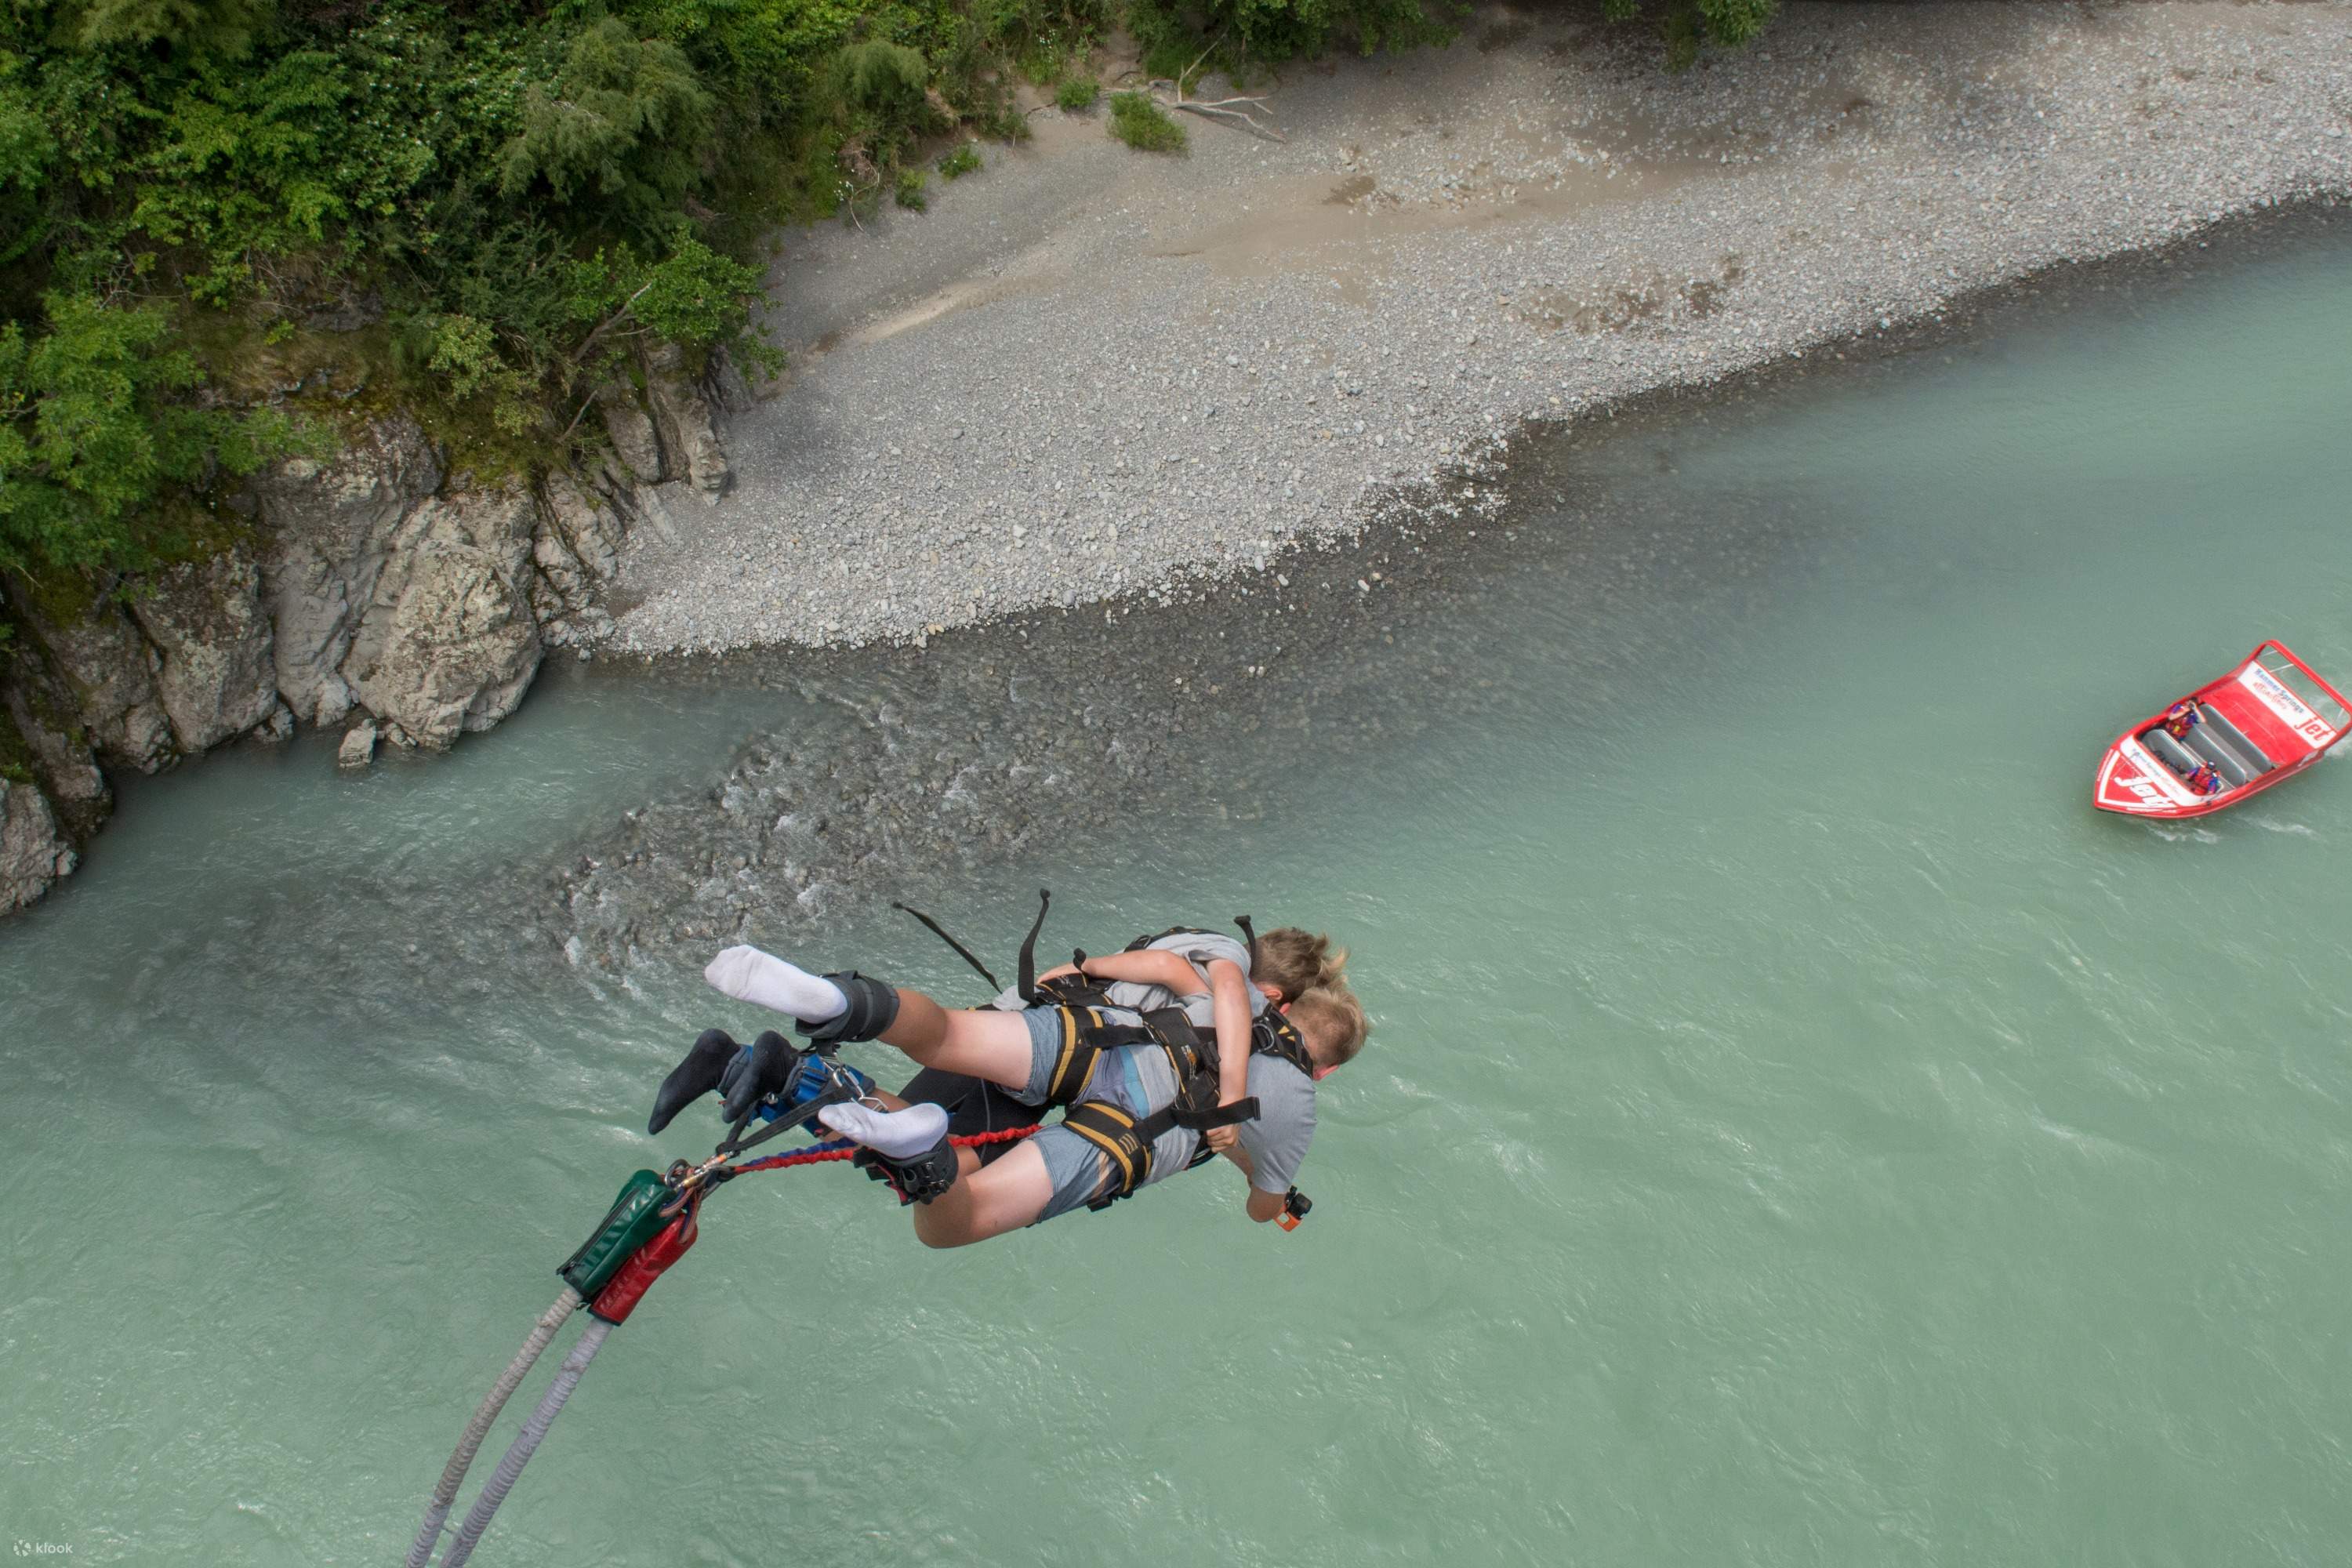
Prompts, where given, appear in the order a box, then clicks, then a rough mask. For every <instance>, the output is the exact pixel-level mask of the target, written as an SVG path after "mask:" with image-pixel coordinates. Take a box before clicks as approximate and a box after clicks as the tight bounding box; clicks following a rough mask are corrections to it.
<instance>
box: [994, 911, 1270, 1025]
mask: <svg viewBox="0 0 2352 1568" xmlns="http://www.w3.org/2000/svg"><path fill="white" fill-rule="evenodd" d="M1148 945H1149V946H1150V947H1151V948H1155V949H1158V950H1160V951H1162V952H1181V953H1182V954H1183V955H1184V957H1185V958H1186V959H1187V960H1188V961H1190V962H1191V963H1192V970H1193V973H1196V974H1198V975H1199V976H1200V977H1201V984H1202V985H1206V984H1208V983H1209V961H1210V960H1212V959H1216V958H1222V959H1223V960H1225V961H1226V962H1227V963H1231V964H1233V965H1234V967H1235V968H1237V969H1239V970H1240V971H1241V972H1242V974H1243V976H1244V978H1246V977H1247V976H1248V974H1249V969H1250V963H1249V948H1248V947H1247V946H1246V945H1245V944H1244V942H1242V940H1241V938H1239V937H1235V936H1223V935H1220V934H1218V933H1217V932H1215V931H1211V932H1209V933H1208V934H1207V935H1197V934H1194V933H1192V932H1188V931H1179V932H1178V933H1176V934H1175V935H1173V936H1163V937H1161V938H1160V940H1159V941H1157V942H1150V943H1149V944H1148ZM1103 994H1104V995H1105V996H1106V997H1108V998H1109V1000H1110V1004H1111V1005H1112V1006H1114V1007H1132V1008H1134V1009H1135V1010H1136V1011H1137V1012H1139V1013H1149V1012H1151V1011H1152V1010H1154V1009H1155V1008H1160V1007H1172V1006H1176V1005H1179V1004H1180V1003H1181V1005H1182V1006H1183V1009H1184V1016H1186V1017H1187V1018H1190V1019H1191V1020H1192V1026H1193V1027H1194V1028H1196V1029H1202V1030H1207V1029H1213V1028H1215V1027H1216V1026H1217V1017H1216V1014H1217V1009H1216V1005H1215V1003H1214V1001H1213V999H1212V998H1211V997H1210V996H1209V994H1207V993H1206V992H1203V993H1202V994H1200V995H1198V996H1183V997H1180V996H1178V995H1177V994H1175V993H1174V992H1173V991H1171V990H1169V989H1168V988H1167V987H1166V986H1164V985H1145V984H1139V982H1136V981H1133V980H1114V981H1112V982H1111V983H1110V984H1108V985H1105V986H1104V987H1103ZM989 1005H990V1006H992V1007H1001V1008H1003V1010H1004V1011H1006V1012H1008V1013H1017V1012H1019V1011H1021V1009H1022V1008H1023V1007H1025V1006H1026V1005H1028V1004H1027V1003H1025V1002H1024V1001H1022V1000H1021V993H1020V992H1018V991H1016V990H1014V989H1013V988H1012V987H1011V986H1009V985H1008V986H1006V987H1005V988H1004V989H1003V991H1001V992H999V993H997V995H996V1000H994V1001H993V1002H992V1003H990V1004H989ZM1249 1005H1250V1016H1251V1017H1253V1018H1255V1017H1256V1016H1258V1015H1259V1014H1260V1013H1263V1012H1265V1009H1266V1000H1265V992H1263V991H1260V990H1259V989H1258V988H1257V987H1256V986H1255V985H1253V986H1251V987H1250V988H1249Z"/></svg>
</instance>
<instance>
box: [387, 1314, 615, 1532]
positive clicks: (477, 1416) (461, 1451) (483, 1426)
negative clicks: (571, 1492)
mask: <svg viewBox="0 0 2352 1568" xmlns="http://www.w3.org/2000/svg"><path fill="white" fill-rule="evenodd" d="M580 1306H581V1301H580V1292H579V1291H577V1290H574V1289H572V1287H571V1286H569V1285H566V1286H565V1287H564V1288H563V1294H562V1295H561V1296H558V1297H557V1298H556V1299H555V1304H554V1305H553V1306H551V1307H550V1308H548V1310H546V1311H544V1312H542V1313H541V1314H540V1317H539V1322H538V1323H537V1324H536V1325H535V1326H534V1327H533V1328H532V1329H531V1331H530V1337H528V1338H527V1339H525V1340H524V1341H523V1342H522V1349H520V1351H517V1352H515V1358H514V1360H512V1361H510V1362H509V1363H507V1369H506V1371H504V1372H502V1373H499V1380H498V1382H497V1383H495V1384H491V1385H490V1392H489V1393H488V1394H486V1395H484V1396H483V1399H482V1403H481V1405H479V1406H478V1408H476V1410H475V1411H474V1418H473V1420H471V1421H469V1422H467V1424H466V1431H465V1435H464V1436H461V1437H459V1438H458V1439H457V1451H456V1452H455V1453H452V1454H451V1455H450V1456H449V1463H448V1464H447V1465H446V1466H445V1467H444V1468H443V1469H442V1471H441V1480H440V1483H439V1484H438V1485H437V1486H436V1487H435V1488H434V1489H433V1498H432V1500H431V1501H429V1502H427V1503H426V1504H425V1522H424V1523H423V1524H422V1525H420V1526H419V1527H418V1528H417V1531H416V1541H415V1544H413V1545H411V1546H410V1547H409V1549H408V1556H407V1558H406V1559H405V1560H404V1563H403V1564H402V1568H426V1565H427V1564H428V1563H431V1562H432V1561H433V1549H434V1547H436V1546H437V1545H439V1544H440V1542H441V1527H442V1525H443V1524H444V1523H445V1522H446V1521H447V1520H448V1518H449V1509H450V1507H451V1505H452V1504H454V1503H455V1502H456V1501H457V1488H458V1486H459V1484H460V1483H461V1482H463V1481H464V1480H465V1479H466V1470H467V1467H468V1466H470V1465H472V1464H473V1462H474V1456H475V1455H476V1454H478V1453H479V1452H480V1451H481V1447H482V1439H483V1438H485V1437H487V1436H489V1434H490V1427H491V1426H492V1425H493V1424H494V1423H495V1422H496V1421H497V1420H498V1418H499V1411H501V1410H503V1409H505V1408H506V1403H507V1400H508V1399H509V1398H510V1397H511V1396H512V1395H513V1394H514V1391H515V1389H516V1387H517V1386H518V1385H519V1384H521V1382H522V1380H523V1378H524V1376H525V1375H526V1374H527V1373H530V1369H531V1364H532V1363H534V1362H536V1361H538V1360H539V1357H540V1352H542V1351H544V1350H545V1349H547V1344H548V1342H549V1341H550V1340H552V1339H553V1338H554V1337H555V1331H556V1330H558V1329H560V1328H562V1326H563V1323H564V1320H565V1319H567V1318H569V1317H571V1316H572V1313H574V1312H576V1311H578V1310H580Z"/></svg>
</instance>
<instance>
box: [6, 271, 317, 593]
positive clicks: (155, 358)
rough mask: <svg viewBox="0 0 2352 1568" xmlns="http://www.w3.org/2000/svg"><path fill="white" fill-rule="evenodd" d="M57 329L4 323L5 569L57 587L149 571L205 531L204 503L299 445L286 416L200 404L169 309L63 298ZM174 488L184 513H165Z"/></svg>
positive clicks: (58, 301) (193, 369)
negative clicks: (225, 484)
mask: <svg viewBox="0 0 2352 1568" xmlns="http://www.w3.org/2000/svg"><path fill="white" fill-rule="evenodd" d="M44 314H45V316H46V317H47V321H46V328H47V330H46V331H40V332H38V333H37V334H35V335H30V336H28V335H27V334H26V331H25V330H24V326H23V324H22V323H20V322H16V321H10V322H7V323H6V324H5V325H0V570H5V571H7V572H10V573H14V574H17V575H19V576H22V577H26V578H29V579H34V580H47V579H52V578H55V577H58V576H59V575H60V574H65V575H100V574H110V573H116V572H123V571H135V570H138V569H140V568H142V567H146V566H150V565H153V564H154V563H157V562H158V561H160V560H163V559H168V558H169V557H170V556H171V555H172V554H173V553H176V552H178V551H180V550H182V549H184V548H185V547H186V546H187V545H188V544H189V543H190V542H191V537H190V536H191V534H192V532H198V531H201V523H200V521H199V520H200V518H201V512H200V511H199V510H197V508H196V506H195V504H194V503H195V502H199V501H201V500H203V499H204V498H205V496H206V494H207V493H208V492H209V491H210V490H211V489H214V488H215V486H216V485H217V484H218V483H219V482H220V481H221V480H223V479H234V478H236V477H239V476H242V475H246V474H249V473H251V472H253V471H254V469H256V468H258V467H260V466H261V464H262V463H264V462H266V461H268V459H269V458H272V457H276V456H278V455H280V454H282V453H284V452H287V451H289V450H291V449H292V448H293V447H294V446H295V445H296V444H297V433H296V430H295V428H294V426H293V425H292V424H291V422H289V420H288V419H287V418H286V417H285V416H282V415H280V414H278V413H275V412H272V411H268V410H264V411H259V412H254V413H245V414H238V413H232V412H229V411H227V410H224V409H217V408H203V407H197V406H194V405H191V404H190V403H189V402H188V401H187V400H186V399H185V397H184V394H186V393H187V392H188V391H189V390H191V389H192V388H194V386H195V385H196V384H197V382H198V381H199V380H200V379H201V373H200V371H199V370H198V368H197V365H196V362H195V359H194V355H192V354H191V353H188V351H187V350H185V349H184V348H179V347H175V346H173V343H172V342H171V323H170V321H169V319H168V318H167V316H166V314H165V312H164V311H163V309H162V308H161V307H160V306H155V305H124V304H121V303H109V302H106V301H103V300H98V299H95V298H92V297H91V296H89V295H86V294H51V295H50V296H49V297H48V298H47V300H46V301H45V302H44ZM174 489H180V490H184V491H186V492H189V494H190V500H188V501H184V503H183V504H182V505H181V506H178V507H173V506H170V505H167V504H164V503H165V502H166V501H167V500H171V499H173V495H172V492H173V490H174Z"/></svg>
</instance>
